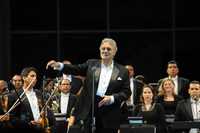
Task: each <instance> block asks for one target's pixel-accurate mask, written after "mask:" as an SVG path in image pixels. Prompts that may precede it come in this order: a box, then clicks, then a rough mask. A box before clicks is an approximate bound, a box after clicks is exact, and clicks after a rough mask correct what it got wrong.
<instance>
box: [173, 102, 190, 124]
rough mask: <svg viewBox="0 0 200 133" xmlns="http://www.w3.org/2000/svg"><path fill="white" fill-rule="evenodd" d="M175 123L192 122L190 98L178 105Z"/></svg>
mask: <svg viewBox="0 0 200 133" xmlns="http://www.w3.org/2000/svg"><path fill="white" fill-rule="evenodd" d="M175 120H176V121H193V114H192V106H191V101H190V98H188V99H186V100H182V101H180V102H179V103H178V105H177V107H176V113H175Z"/></svg>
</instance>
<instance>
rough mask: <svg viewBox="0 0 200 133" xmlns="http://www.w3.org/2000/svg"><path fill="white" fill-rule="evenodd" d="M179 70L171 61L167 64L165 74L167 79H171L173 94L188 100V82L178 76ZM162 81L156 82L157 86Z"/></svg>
mask: <svg viewBox="0 0 200 133" xmlns="http://www.w3.org/2000/svg"><path fill="white" fill-rule="evenodd" d="M178 73H179V68H178V64H177V62H176V61H175V60H171V61H169V62H168V64H167V74H168V78H170V79H172V80H173V81H174V83H175V89H174V92H175V94H176V95H180V96H182V97H183V98H185V99H186V98H188V97H189V95H188V88H189V80H188V79H186V78H183V77H179V76H178ZM162 80H163V79H160V80H159V81H158V83H159V85H161V82H162Z"/></svg>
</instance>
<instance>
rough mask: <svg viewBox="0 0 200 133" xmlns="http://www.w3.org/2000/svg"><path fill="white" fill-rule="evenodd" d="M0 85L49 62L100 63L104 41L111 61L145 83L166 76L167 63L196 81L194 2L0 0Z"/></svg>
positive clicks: (199, 23)
mask: <svg viewBox="0 0 200 133" xmlns="http://www.w3.org/2000/svg"><path fill="white" fill-rule="evenodd" d="M1 1H2V3H1V4H2V8H1V11H0V12H1V14H0V16H1V23H0V26H1V27H0V28H1V29H2V30H1V34H0V37H1V38H0V41H1V47H0V49H1V50H0V58H1V60H0V64H1V65H0V69H1V79H2V78H4V79H7V78H10V77H11V76H12V75H13V74H14V73H19V72H20V71H21V70H22V68H24V67H26V66H35V67H36V68H38V69H39V71H40V74H41V75H43V74H44V73H45V65H46V63H47V62H48V61H49V60H51V59H56V60H60V61H62V60H63V59H68V60H70V61H71V62H72V63H73V64H77V63H83V62H84V61H86V60H87V59H89V58H99V51H98V50H99V45H100V42H101V40H102V39H103V38H104V37H112V38H114V39H115V40H116V41H117V43H118V48H119V51H118V53H117V56H116V59H115V60H116V61H117V62H119V63H121V64H123V65H125V64H132V65H133V66H134V67H135V71H136V75H137V74H142V75H144V76H145V78H146V80H147V81H148V82H157V80H158V79H160V78H162V77H164V76H166V64H167V62H168V61H169V60H171V59H176V60H177V62H178V63H179V68H180V75H181V76H183V77H187V78H189V79H190V80H194V79H196V80H200V78H199V59H198V57H199V56H198V54H199V52H200V49H199V47H200V46H199V43H200V39H199V38H200V36H199V35H200V19H199V12H200V8H199V7H198V3H195V2H198V1H187V0H152V1H148V0H123V1H122V0H83V1H81V0H52V1H51V0H1Z"/></svg>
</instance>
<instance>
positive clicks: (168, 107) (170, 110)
mask: <svg viewBox="0 0 200 133" xmlns="http://www.w3.org/2000/svg"><path fill="white" fill-rule="evenodd" d="M182 99H183V98H182V97H181V96H177V95H175V97H174V101H165V100H164V96H158V97H157V102H158V103H160V104H161V105H162V106H163V108H164V110H165V114H166V115H174V114H175V111H176V106H177V103H178V102H179V101H180V100H182Z"/></svg>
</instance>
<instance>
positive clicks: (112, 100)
mask: <svg viewBox="0 0 200 133" xmlns="http://www.w3.org/2000/svg"><path fill="white" fill-rule="evenodd" d="M114 102H115V99H114V96H111V100H110V104H113V103H114Z"/></svg>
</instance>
